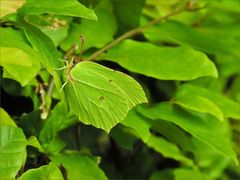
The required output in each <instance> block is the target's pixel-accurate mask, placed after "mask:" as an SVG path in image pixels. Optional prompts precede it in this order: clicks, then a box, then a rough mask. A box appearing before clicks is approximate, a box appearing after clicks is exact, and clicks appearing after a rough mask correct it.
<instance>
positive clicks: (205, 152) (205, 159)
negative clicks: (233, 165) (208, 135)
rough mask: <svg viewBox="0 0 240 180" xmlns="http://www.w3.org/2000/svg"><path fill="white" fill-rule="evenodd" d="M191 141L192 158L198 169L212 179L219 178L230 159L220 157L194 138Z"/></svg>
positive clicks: (219, 154)
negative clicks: (192, 147) (193, 148)
mask: <svg viewBox="0 0 240 180" xmlns="http://www.w3.org/2000/svg"><path fill="white" fill-rule="evenodd" d="M192 141H193V144H194V147H195V151H194V157H195V159H196V162H197V164H198V166H199V168H201V169H204V172H205V173H206V174H208V176H210V177H212V178H213V179H217V178H221V175H222V173H223V171H224V170H225V169H226V168H227V166H229V163H230V161H231V159H230V158H229V157H225V156H222V155H221V153H219V152H218V151H217V150H216V149H213V148H211V147H209V146H207V145H206V144H204V143H203V142H201V141H199V140H198V139H196V138H193V139H192ZM216 162H217V163H216Z"/></svg>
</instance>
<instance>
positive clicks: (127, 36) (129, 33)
mask: <svg viewBox="0 0 240 180" xmlns="http://www.w3.org/2000/svg"><path fill="white" fill-rule="evenodd" d="M184 10H185V8H183V9H179V10H176V11H173V12H171V13H169V14H167V15H165V16H162V17H160V18H157V19H154V20H152V21H150V22H149V23H147V24H145V25H143V26H141V27H138V28H135V29H132V30H130V31H127V32H126V33H124V34H123V35H121V36H119V37H118V38H116V39H115V40H113V41H112V42H110V43H109V44H107V45H106V46H105V47H103V48H102V49H100V50H98V51H97V52H95V53H94V54H92V55H91V56H90V57H89V58H87V59H86V60H87V61H91V60H93V59H96V58H97V57H99V56H100V55H101V54H102V53H104V52H105V51H107V50H108V49H110V48H112V47H113V46H115V45H116V44H118V43H120V42H121V41H123V40H125V39H127V38H129V37H132V36H134V35H137V34H139V33H141V32H143V31H144V30H145V29H147V28H149V27H151V26H153V25H155V24H157V23H159V22H160V21H162V20H165V19H167V18H169V17H171V16H174V15H176V14H178V13H181V12H183V11H184Z"/></svg>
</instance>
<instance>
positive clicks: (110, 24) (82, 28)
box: [61, 0, 117, 50]
mask: <svg viewBox="0 0 240 180" xmlns="http://www.w3.org/2000/svg"><path fill="white" fill-rule="evenodd" d="M94 10H95V11H96V14H97V16H98V21H97V22H95V21H88V20H82V21H81V24H77V23H72V24H71V28H70V30H69V36H68V37H67V38H66V39H65V40H64V41H63V42H62V43H61V47H62V48H63V49H65V50H67V49H69V48H70V47H71V46H72V45H73V44H78V46H79V47H81V41H80V36H81V35H84V37H85V42H84V46H83V49H84V50H86V49H89V48H91V47H96V48H100V47H102V46H104V45H105V44H106V43H108V42H110V41H112V40H113V35H114V34H115V32H116V30H117V25H116V19H115V16H114V14H113V9H112V5H111V3H110V2H109V0H102V1H101V2H100V3H99V4H98V5H97V6H96V7H95V9H94Z"/></svg>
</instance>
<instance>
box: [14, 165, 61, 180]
mask: <svg viewBox="0 0 240 180" xmlns="http://www.w3.org/2000/svg"><path fill="white" fill-rule="evenodd" d="M31 179H34V180H64V178H63V177H62V174H61V171H60V170H59V169H58V167H57V166H56V165H54V164H53V163H50V164H49V165H44V166H41V167H39V168H36V169H29V170H28V171H26V172H25V173H24V174H23V175H22V176H21V177H20V178H19V180H31Z"/></svg>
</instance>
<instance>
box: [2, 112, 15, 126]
mask: <svg viewBox="0 0 240 180" xmlns="http://www.w3.org/2000/svg"><path fill="white" fill-rule="evenodd" d="M0 126H13V127H17V126H16V124H15V122H14V120H13V119H12V118H11V117H10V116H9V115H8V113H7V112H6V111H5V110H4V109H3V108H0Z"/></svg>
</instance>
